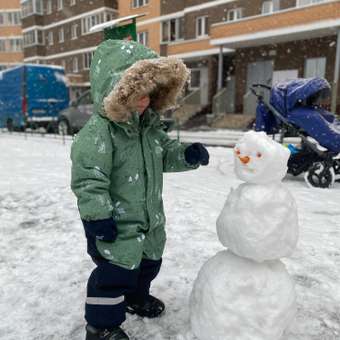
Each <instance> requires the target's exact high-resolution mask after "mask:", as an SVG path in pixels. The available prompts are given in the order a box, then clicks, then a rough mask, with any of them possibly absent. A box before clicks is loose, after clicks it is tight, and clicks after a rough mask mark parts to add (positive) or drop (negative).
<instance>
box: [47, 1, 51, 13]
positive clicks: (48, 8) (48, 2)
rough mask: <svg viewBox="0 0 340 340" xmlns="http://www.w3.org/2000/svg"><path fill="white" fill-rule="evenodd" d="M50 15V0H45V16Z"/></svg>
mask: <svg viewBox="0 0 340 340" xmlns="http://www.w3.org/2000/svg"><path fill="white" fill-rule="evenodd" d="M51 13H52V0H47V4H46V14H51Z"/></svg>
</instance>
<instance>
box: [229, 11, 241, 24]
mask: <svg viewBox="0 0 340 340" xmlns="http://www.w3.org/2000/svg"><path fill="white" fill-rule="evenodd" d="M242 12H243V10H242V8H235V9H231V10H229V11H228V21H235V20H238V19H241V18H242Z"/></svg>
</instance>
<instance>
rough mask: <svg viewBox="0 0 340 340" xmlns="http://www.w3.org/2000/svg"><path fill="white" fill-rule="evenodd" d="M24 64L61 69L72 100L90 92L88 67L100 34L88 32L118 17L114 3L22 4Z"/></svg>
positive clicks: (61, 0)
mask: <svg viewBox="0 0 340 340" xmlns="http://www.w3.org/2000/svg"><path fill="white" fill-rule="evenodd" d="M21 7H22V27H23V39H24V58H25V59H24V61H25V62H26V63H43V64H54V65H60V66H63V67H64V68H65V72H66V74H67V76H68V79H69V80H70V88H71V99H74V98H75V97H77V96H79V94H80V93H81V92H83V91H84V90H86V89H88V88H89V85H90V84H89V67H90V63H91V59H92V54H93V51H94V50H95V49H96V46H97V45H98V44H99V43H100V42H101V41H102V39H103V35H102V32H94V33H92V32H90V29H91V28H92V27H93V26H95V25H98V24H100V23H103V22H106V21H110V20H112V19H114V18H116V17H117V15H118V14H117V13H118V10H117V1H116V0H91V1H86V0H44V1H42V0H21Z"/></svg>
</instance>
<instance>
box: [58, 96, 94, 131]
mask: <svg viewBox="0 0 340 340" xmlns="http://www.w3.org/2000/svg"><path fill="white" fill-rule="evenodd" d="M92 112H93V102H92V98H91V92H90V91H86V92H85V93H84V94H83V95H82V96H80V97H79V98H78V99H77V100H76V101H73V102H71V104H70V106H69V107H68V108H67V109H65V110H63V111H61V112H60V114H59V119H58V132H59V134H61V135H70V134H73V133H76V132H77V131H79V130H80V129H81V128H82V127H83V126H84V125H85V124H86V122H87V121H88V120H89V119H90V117H91V115H92Z"/></svg>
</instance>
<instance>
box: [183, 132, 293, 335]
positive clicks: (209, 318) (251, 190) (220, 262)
mask: <svg viewBox="0 0 340 340" xmlns="http://www.w3.org/2000/svg"><path fill="white" fill-rule="evenodd" d="M289 155H290V152H289V151H288V149H287V148H285V147H283V146H282V145H281V144H279V143H277V142H275V141H274V140H272V139H270V138H269V137H268V136H267V135H266V134H265V133H263V132H254V131H249V132H247V133H245V135H244V136H243V137H242V138H241V139H240V141H239V142H238V143H237V144H236V146H235V148H234V170H235V174H236V176H237V177H238V178H239V179H241V180H244V181H245V183H243V184H241V185H239V186H238V187H237V189H236V190H233V189H232V190H231V192H230V193H229V195H228V198H227V202H226V204H225V206H224V208H223V209H222V212H221V214H220V216H219V217H218V219H217V223H216V224H217V234H218V237H219V240H220V242H221V244H222V245H224V246H225V247H227V248H228V251H224V252H220V253H218V254H217V255H216V256H215V257H214V258H212V259H210V260H209V261H208V262H207V263H205V264H204V265H203V267H202V269H201V271H200V273H199V275H198V277H197V279H196V281H195V284H194V288H193V292H192V294H191V299H190V310H191V314H190V320H191V325H192V331H193V333H194V334H195V335H196V336H197V337H198V338H199V339H200V340H213V339H214V340H215V339H217V340H219V339H220V340H228V339H230V340H247V339H249V340H280V339H281V337H282V335H283V333H284V332H285V331H286V329H288V327H289V326H290V325H291V323H292V322H293V321H294V320H295V316H296V311H297V306H296V294H295V289H294V283H293V280H292V279H291V278H290V276H289V274H288V272H287V269H286V267H285V265H284V264H282V263H281V261H280V258H281V257H285V256H290V255H292V254H293V252H294V250H295V249H296V245H297V241H298V215H297V207H296V204H295V200H294V198H293V197H292V196H291V194H290V193H289V191H288V190H287V189H286V188H285V187H284V186H283V185H282V184H281V180H282V179H283V177H284V176H285V174H286V172H287V162H288V159H289Z"/></svg>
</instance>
